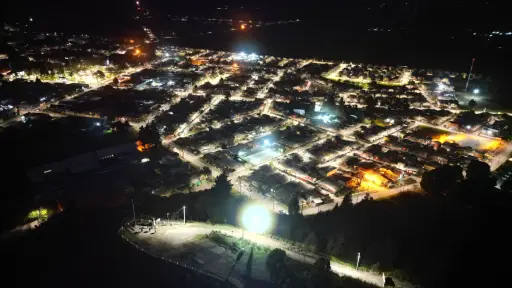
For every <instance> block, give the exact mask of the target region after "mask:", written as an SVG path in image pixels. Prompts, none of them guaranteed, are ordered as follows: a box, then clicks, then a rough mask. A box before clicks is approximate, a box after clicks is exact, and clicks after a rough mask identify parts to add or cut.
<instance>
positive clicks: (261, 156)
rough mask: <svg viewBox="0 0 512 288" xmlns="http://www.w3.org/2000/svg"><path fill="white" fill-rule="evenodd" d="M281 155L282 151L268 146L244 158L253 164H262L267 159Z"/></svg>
mask: <svg viewBox="0 0 512 288" xmlns="http://www.w3.org/2000/svg"><path fill="white" fill-rule="evenodd" d="M280 155H281V153H279V152H276V151H274V150H272V149H270V148H267V149H265V150H263V151H260V152H258V153H254V154H252V155H249V156H246V157H244V158H243V159H244V160H245V161H247V162H249V163H250V164H252V165H260V164H261V163H264V162H267V161H269V160H271V159H272V158H275V157H278V156H280Z"/></svg>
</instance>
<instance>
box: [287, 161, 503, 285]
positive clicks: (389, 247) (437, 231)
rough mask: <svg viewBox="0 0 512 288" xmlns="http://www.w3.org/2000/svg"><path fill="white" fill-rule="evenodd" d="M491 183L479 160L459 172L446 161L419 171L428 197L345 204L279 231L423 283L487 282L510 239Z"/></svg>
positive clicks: (318, 248) (351, 260) (296, 219)
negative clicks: (488, 274)
mask: <svg viewBox="0 0 512 288" xmlns="http://www.w3.org/2000/svg"><path fill="white" fill-rule="evenodd" d="M495 183H496V180H495V179H494V178H493V176H492V174H491V172H490V169H489V165H487V164H485V163H483V162H479V161H474V162H472V163H471V164H470V165H469V166H468V168H467V169H466V171H465V176H464V175H463V169H462V168H461V167H458V166H450V165H445V166H442V167H440V168H439V169H436V170H433V171H430V172H426V173H425V174H424V175H423V180H422V182H421V186H422V188H423V189H424V190H425V192H426V194H418V193H403V194H402V195H399V196H398V197H394V198H390V199H387V200H381V201H374V200H371V199H369V198H367V199H365V200H363V201H362V202H360V203H358V204H356V205H352V204H351V203H349V202H348V201H344V203H343V204H342V205H340V206H339V207H337V208H335V209H334V210H332V211H330V212H326V213H321V214H318V215H315V216H312V217H305V218H303V217H301V216H299V215H297V216H292V217H291V218H290V219H289V223H290V224H289V230H288V231H286V230H283V231H280V233H281V234H282V235H281V236H285V237H290V238H291V240H295V241H299V242H302V243H304V244H305V246H306V247H307V248H309V249H314V250H315V251H316V252H318V253H325V254H328V255H333V256H336V257H338V258H339V259H341V260H343V261H345V262H349V263H353V264H354V265H355V263H356V261H357V253H358V252H359V253H361V266H363V269H369V270H373V271H385V272H387V273H388V275H390V276H393V277H395V278H396V279H398V280H405V281H410V282H412V283H414V284H421V285H422V287H423V286H425V287H446V286H451V285H457V286H458V287H461V286H462V285H463V284H466V285H469V284H471V285H475V284H477V283H479V284H480V283H481V282H480V281H483V283H487V284H489V283H491V282H492V281H496V280H495V279H497V278H498V279H500V278H502V277H503V276H504V275H502V274H499V272H498V271H501V270H503V269H505V266H502V264H501V263H500V262H502V261H503V260H504V259H505V257H506V255H507V253H508V252H507V251H509V248H508V247H507V243H508V241H509V239H510V237H508V235H507V231H506V230H507V228H506V227H507V226H508V225H507V224H508V223H509V221H508V219H510V217H509V210H508V209H509V208H510V207H511V203H512V201H511V197H510V195H511V194H509V193H507V192H502V191H499V190H498V189H496V188H494V186H495ZM488 270H494V274H493V276H492V278H491V279H487V276H486V273H487V272H488ZM451 287H455V286H451Z"/></svg>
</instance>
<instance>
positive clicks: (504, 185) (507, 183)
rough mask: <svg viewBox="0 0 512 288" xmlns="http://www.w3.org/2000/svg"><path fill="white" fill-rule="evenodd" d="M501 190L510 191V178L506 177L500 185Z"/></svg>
mask: <svg viewBox="0 0 512 288" xmlns="http://www.w3.org/2000/svg"><path fill="white" fill-rule="evenodd" d="M500 189H501V191H504V192H512V179H508V180H506V181H505V182H503V183H502V184H501V186H500Z"/></svg>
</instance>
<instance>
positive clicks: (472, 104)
mask: <svg viewBox="0 0 512 288" xmlns="http://www.w3.org/2000/svg"><path fill="white" fill-rule="evenodd" d="M468 107H469V109H471V110H474V109H475V107H476V101H475V99H471V100H469V102H468Z"/></svg>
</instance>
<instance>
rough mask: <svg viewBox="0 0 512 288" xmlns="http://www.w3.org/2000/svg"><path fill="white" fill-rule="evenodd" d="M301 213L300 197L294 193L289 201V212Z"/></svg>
mask: <svg viewBox="0 0 512 288" xmlns="http://www.w3.org/2000/svg"><path fill="white" fill-rule="evenodd" d="M299 213H300V205H299V197H298V196H297V195H293V196H292V199H290V202H289V203H288V214H289V215H290V216H295V215H298V214H299Z"/></svg>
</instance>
